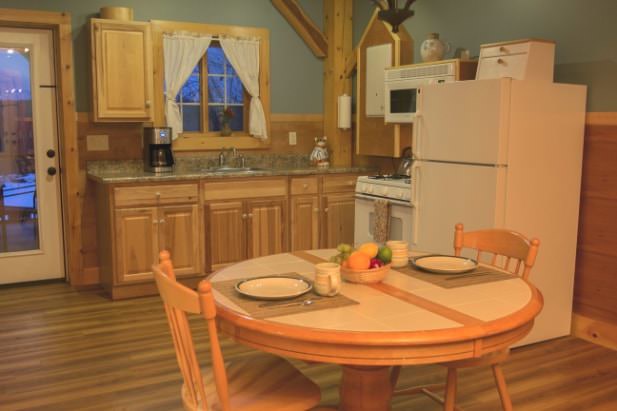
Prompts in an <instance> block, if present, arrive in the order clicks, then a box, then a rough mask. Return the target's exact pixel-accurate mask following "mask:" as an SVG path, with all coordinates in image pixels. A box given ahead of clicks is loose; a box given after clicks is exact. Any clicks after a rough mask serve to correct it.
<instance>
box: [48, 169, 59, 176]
mask: <svg viewBox="0 0 617 411" xmlns="http://www.w3.org/2000/svg"><path fill="white" fill-rule="evenodd" d="M57 172H58V170H56V167H49V168H48V169H47V174H49V175H50V176H55V175H56V173H57Z"/></svg>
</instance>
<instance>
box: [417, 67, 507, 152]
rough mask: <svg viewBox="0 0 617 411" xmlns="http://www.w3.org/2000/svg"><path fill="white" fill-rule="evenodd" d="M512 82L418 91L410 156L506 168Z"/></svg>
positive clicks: (479, 82)
mask: <svg viewBox="0 0 617 411" xmlns="http://www.w3.org/2000/svg"><path fill="white" fill-rule="evenodd" d="M511 82H512V80H511V79H493V80H473V81H459V82H454V83H446V84H435V85H426V86H423V87H421V89H420V93H419V95H418V109H417V113H416V122H415V123H414V156H415V157H416V158H418V159H422V160H438V161H453V162H462V163H478V164H506V163H507V161H506V158H507V157H506V156H507V148H508V147H507V146H508V145H507V138H508V117H509V107H510V85H511ZM418 113H419V114H418Z"/></svg>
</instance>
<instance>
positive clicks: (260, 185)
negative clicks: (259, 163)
mask: <svg viewBox="0 0 617 411" xmlns="http://www.w3.org/2000/svg"><path fill="white" fill-rule="evenodd" d="M203 187H204V194H203V196H204V201H210V200H226V199H235V198H251V197H277V196H286V195H287V178H265V179H256V178H249V179H246V180H242V181H226V180H222V181H211V182H210V181H209V182H205V183H204V186H203Z"/></svg>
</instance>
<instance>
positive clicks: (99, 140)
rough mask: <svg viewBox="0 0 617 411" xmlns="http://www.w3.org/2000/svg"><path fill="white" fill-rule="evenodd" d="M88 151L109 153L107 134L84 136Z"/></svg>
mask: <svg viewBox="0 0 617 411" xmlns="http://www.w3.org/2000/svg"><path fill="white" fill-rule="evenodd" d="M86 149H87V150H88V151H109V136H108V135H107V134H92V135H87V136H86Z"/></svg>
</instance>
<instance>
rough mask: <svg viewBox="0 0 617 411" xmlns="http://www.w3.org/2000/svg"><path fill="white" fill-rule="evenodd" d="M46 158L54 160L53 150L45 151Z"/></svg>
mask: <svg viewBox="0 0 617 411" xmlns="http://www.w3.org/2000/svg"><path fill="white" fill-rule="evenodd" d="M46 154H47V157H49V158H54V157H55V156H56V152H55V151H54V150H52V149H51V148H50V149H49V150H47V153H46Z"/></svg>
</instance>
